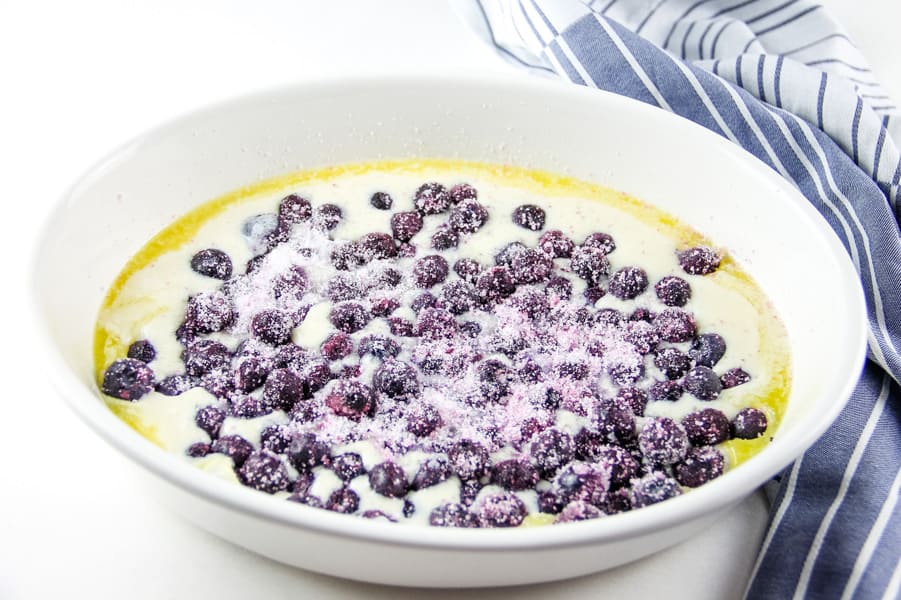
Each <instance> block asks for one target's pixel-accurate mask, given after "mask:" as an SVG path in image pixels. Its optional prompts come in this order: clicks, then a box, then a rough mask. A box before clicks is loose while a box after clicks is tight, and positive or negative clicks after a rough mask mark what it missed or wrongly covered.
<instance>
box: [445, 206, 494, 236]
mask: <svg viewBox="0 0 901 600" xmlns="http://www.w3.org/2000/svg"><path fill="white" fill-rule="evenodd" d="M487 222H488V209H487V208H485V207H484V206H482V205H481V204H479V203H478V202H476V201H475V200H467V201H465V202H462V203H460V204H458V205H457V206H456V207H454V209H453V210H452V211H451V214H450V216H449V217H448V219H447V224H448V225H449V226H450V228H451V229H453V230H454V231H457V232H459V233H475V232H476V231H478V230H479V229H481V228H482V227H483V226H484V225H485V223H487Z"/></svg>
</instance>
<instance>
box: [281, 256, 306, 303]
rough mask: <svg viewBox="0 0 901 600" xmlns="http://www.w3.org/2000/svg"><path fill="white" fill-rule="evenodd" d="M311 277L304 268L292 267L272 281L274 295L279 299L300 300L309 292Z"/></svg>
mask: <svg viewBox="0 0 901 600" xmlns="http://www.w3.org/2000/svg"><path fill="white" fill-rule="evenodd" d="M309 280H310V278H309V276H308V275H307V272H306V271H305V270H304V268H303V267H301V266H298V265H291V267H290V268H289V269H288V270H287V271H285V272H283V273H279V274H278V275H277V276H276V277H275V278H274V279H273V280H272V293H273V295H274V296H275V298H276V299H278V298H294V299H296V300H300V299H301V298H302V297H303V295H304V293H306V291H307V286H308V284H309Z"/></svg>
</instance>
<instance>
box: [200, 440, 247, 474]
mask: <svg viewBox="0 0 901 600" xmlns="http://www.w3.org/2000/svg"><path fill="white" fill-rule="evenodd" d="M210 452H215V453H217V454H224V455H225V456H227V457H229V458H230V459H232V462H234V464H235V467H240V466H241V465H243V464H244V461H245V460H247V457H248V456H250V455H251V454H252V453H253V444H251V443H250V442H248V441H247V440H246V439H244V438H243V437H241V436H240V435H222V436H219V437H218V438H216V439H215V440H213V443H212V444H211V445H210Z"/></svg>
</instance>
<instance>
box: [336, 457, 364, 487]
mask: <svg viewBox="0 0 901 600" xmlns="http://www.w3.org/2000/svg"><path fill="white" fill-rule="evenodd" d="M331 467H332V471H334V472H335V475H337V476H338V478H339V479H340V480H341V481H350V480H351V479H354V478H356V477H359V476H360V475H363V474H364V473H366V467H365V466H363V458H362V457H361V456H360V455H359V454H357V453H356V452H346V453H344V454H339V455H338V456H335V457H332V465H331Z"/></svg>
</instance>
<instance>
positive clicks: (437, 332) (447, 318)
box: [416, 308, 460, 340]
mask: <svg viewBox="0 0 901 600" xmlns="http://www.w3.org/2000/svg"><path fill="white" fill-rule="evenodd" d="M459 331H460V326H459V325H458V324H457V320H456V319H455V318H454V315H452V314H451V313H449V312H448V311H446V310H443V309H440V308H427V309H425V310H423V311H421V312H420V313H419V318H418V319H416V334H417V335H418V336H419V337H421V338H423V339H426V340H440V339H446V338H451V337H453V336H455V335H456V334H457V333H458V332H459Z"/></svg>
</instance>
